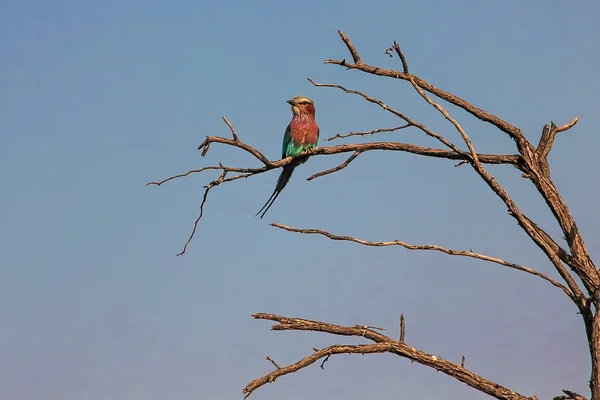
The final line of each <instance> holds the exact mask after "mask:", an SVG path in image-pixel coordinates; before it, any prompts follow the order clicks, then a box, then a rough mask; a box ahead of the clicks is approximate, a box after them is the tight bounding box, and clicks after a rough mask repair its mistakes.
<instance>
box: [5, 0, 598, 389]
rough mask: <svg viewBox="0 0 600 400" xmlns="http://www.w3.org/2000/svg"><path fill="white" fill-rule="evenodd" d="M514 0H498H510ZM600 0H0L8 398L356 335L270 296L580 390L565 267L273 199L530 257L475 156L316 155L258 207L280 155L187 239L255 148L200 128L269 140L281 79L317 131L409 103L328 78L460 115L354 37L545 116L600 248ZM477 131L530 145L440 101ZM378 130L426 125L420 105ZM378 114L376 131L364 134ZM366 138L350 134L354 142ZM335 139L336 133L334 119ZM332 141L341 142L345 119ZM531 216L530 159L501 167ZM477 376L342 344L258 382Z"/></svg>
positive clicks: (486, 102)
mask: <svg viewBox="0 0 600 400" xmlns="http://www.w3.org/2000/svg"><path fill="white" fill-rule="evenodd" d="M500 3H501V4H500ZM599 14H600V6H599V5H598V3H597V2H594V1H580V2H576V3H574V2H560V1H533V0H532V1H526V2H525V1H505V2H492V1H452V2H441V1H437V2H433V1H388V0H382V1H378V2H374V3H372V5H369V2H365V1H355V0H348V1H344V2H341V1H338V2H334V1H326V0H324V1H312V0H308V1H305V2H298V3H294V2H289V1H288V2H284V1H253V2H250V1H221V2H216V1H214V2H209V1H191V0H182V1H178V2H166V1H164V2H159V1H148V0H144V1H142V0H118V1H117V0H106V1H94V2H92V1H75V0H55V1H46V0H20V1H10V0H0V54H1V57H0V181H1V182H2V183H1V186H0V318H1V328H0V349H1V356H0V398H2V399H19V400H29V399H31V400H33V399H41V398H44V399H48V398H50V399H73V400H75V399H77V400H105V399H112V400H137V399H140V400H141V399H144V400H151V399H180V400H185V399H237V398H241V397H242V394H241V391H242V388H243V387H244V386H245V385H246V384H247V383H248V382H249V381H250V380H252V379H254V378H256V377H258V376H260V375H262V374H264V373H267V372H268V371H270V370H271V368H272V365H271V364H270V363H269V362H267V361H265V356H266V355H267V354H269V355H270V356H271V357H273V359H275V361H277V362H278V363H279V364H288V363H291V362H294V361H296V360H297V359H299V358H301V357H303V356H305V355H308V354H309V353H310V352H311V351H312V350H311V348H312V347H323V346H326V345H328V344H333V343H348V342H350V343H353V342H356V340H347V339H344V338H335V337H328V336H326V335H320V334H317V333H308V332H301V333H290V332H272V331H270V330H269V327H270V325H271V324H270V323H269V322H265V321H254V320H253V319H252V318H251V317H250V314H251V313H254V312H272V313H280V314H283V315H287V316H296V317H305V318H311V319H318V320H327V321H330V322H334V323H339V324H349V325H353V324H364V325H376V326H383V327H386V328H387V329H388V330H387V333H389V334H390V335H392V336H397V335H398V330H399V329H398V320H399V316H400V314H401V313H404V315H405V316H406V319H407V331H406V340H407V342H408V344H410V345H413V346H415V347H418V348H421V349H423V350H426V351H429V352H432V353H435V354H437V355H438V356H441V357H444V358H446V359H449V360H452V361H455V362H460V358H461V356H462V355H464V356H466V360H467V361H466V366H467V367H469V368H471V369H472V370H473V371H475V372H477V373H479V374H481V375H483V376H485V377H487V378H489V379H492V380H495V381H497V382H499V383H501V384H503V385H507V386H509V387H510V388H512V389H513V390H516V391H519V392H521V393H522V394H525V395H533V394H536V395H538V396H539V397H540V398H549V397H551V396H554V395H558V394H560V389H562V388H569V389H572V390H576V391H579V392H582V393H585V394H588V393H589V391H588V388H587V381H588V378H589V356H588V353H587V349H586V339H585V336H584V331H583V325H582V323H581V320H580V318H579V316H578V315H577V314H576V309H575V307H574V306H573V305H572V304H571V303H570V302H569V301H568V299H567V298H566V297H565V296H564V295H562V294H561V292H560V291H559V290H557V289H556V288H554V287H552V286H551V285H549V284H547V283H546V282H544V281H541V280H538V279H536V278H534V277H531V276H528V275H524V274H523V273H520V272H517V271H513V270H508V269H503V268H502V267H499V266H494V265H491V264H485V263H482V262H478V261H476V260H465V259H455V258H452V257H448V256H445V255H443V254H430V253H415V252H410V251H408V250H404V249H401V248H384V249H373V248H364V247H361V246H359V245H353V244H349V243H336V242H331V241H328V240H327V239H325V238H322V237H308V236H299V235H296V234H291V233H287V232H282V231H279V230H277V229H275V228H272V227H270V226H268V223H269V222H271V221H276V222H279V223H283V224H288V225H292V226H297V227H304V228H309V227H312V228H322V229H327V230H329V231H332V232H334V233H338V234H347V235H354V236H359V237H361V238H364V239H368V240H393V239H399V240H404V241H407V242H411V243H417V244H419V243H436V244H439V245H443V246H448V247H455V248H459V249H468V248H472V249H473V250H475V251H479V252H484V253H488V254H490V255H492V256H497V257H502V258H506V259H508V260H510V261H513V262H519V263H522V264H525V265H528V266H530V267H533V268H536V269H539V270H540V271H542V272H545V273H548V274H549V275H551V276H553V277H555V276H556V275H557V274H556V273H555V272H553V270H552V268H551V266H550V264H549V262H548V261H547V260H546V259H545V258H544V257H543V256H542V254H541V251H540V250H538V249H537V248H536V247H535V245H534V244H533V243H531V242H530V241H529V240H528V239H527V238H526V237H525V235H524V233H522V232H521V231H520V229H519V228H518V226H517V225H516V223H515V221H514V220H513V219H512V218H510V217H509V216H508V215H507V213H506V208H505V206H504V205H503V204H502V203H501V202H500V201H499V200H498V199H496V198H495V197H494V196H493V194H492V193H491V192H490V190H489V189H488V188H487V187H486V186H485V185H484V184H483V183H482V182H481V181H480V180H478V179H477V178H476V176H475V174H474V173H473V172H472V171H471V170H469V168H468V167H466V166H463V167H461V168H454V167H453V165H454V163H453V162H449V161H443V160H442V161H439V160H429V159H422V158H419V157H416V156H411V155H407V154H401V153H394V154H385V153H375V152H373V153H370V154H364V155H362V156H361V157H359V158H358V159H357V160H356V161H355V162H354V163H353V164H352V165H351V166H350V167H349V168H347V169H346V170H344V171H342V172H340V173H338V174H336V175H332V176H328V177H323V178H320V179H317V180H314V181H312V182H307V181H306V180H305V178H306V177H308V176H310V175H311V174H313V173H315V172H317V171H320V170H323V169H326V168H330V167H332V166H334V165H336V164H337V163H339V162H340V161H342V160H343V159H344V157H345V156H339V157H314V158H312V159H311V160H310V161H309V162H308V163H306V164H304V165H303V166H302V167H301V168H299V169H298V170H297V171H296V173H295V174H294V178H293V179H292V181H291V183H290V184H289V185H288V187H287V188H286V190H285V191H284V192H283V194H282V195H281V196H280V197H279V199H278V201H277V202H276V203H275V205H274V206H273V208H271V210H270V212H269V213H268V214H267V216H266V217H265V219H264V220H260V219H258V218H254V214H255V212H256V211H257V210H258V209H259V208H260V207H261V206H262V204H263V203H264V201H265V200H266V199H267V197H268V196H269V195H270V193H271V191H272V190H273V186H274V184H275V181H276V179H277V175H278V173H279V171H273V172H270V173H268V174H263V175H260V176H257V177H254V178H252V179H248V180H244V181H239V182H236V183H235V184H231V185H225V186H223V187H219V188H217V190H215V191H213V192H212V193H211V195H210V198H209V203H208V205H207V206H206V209H205V211H206V217H205V219H204V220H203V221H202V223H201V225H200V227H199V230H198V233H197V235H196V238H195V240H194V241H193V242H192V244H191V245H190V247H189V249H188V252H187V254H186V255H185V256H183V257H175V254H176V253H178V252H179V251H180V250H181V248H182V246H183V244H184V242H185V240H186V238H187V236H188V234H189V233H190V230H191V228H192V222H193V220H194V219H195V218H196V215H197V213H198V206H199V204H200V200H201V195H202V192H203V189H202V186H203V185H204V184H206V183H207V182H209V181H210V180H211V179H214V178H215V177H216V176H218V174H210V173H206V174H204V175H196V176H191V177H189V178H186V179H184V180H181V181H176V182H172V183H171V184H169V185H165V186H163V187H160V188H158V187H145V186H144V185H145V183H146V182H148V181H151V180H157V179H161V178H165V177H168V176H170V175H172V174H176V173H179V172H184V171H186V170H188V169H192V168H198V167H201V166H204V165H207V164H208V163H217V162H219V161H220V162H223V163H225V164H229V165H237V166H257V165H258V163H257V162H256V161H255V160H253V159H252V158H250V157H248V156H247V155H244V154H242V153H241V151H237V150H235V149H227V148H223V147H219V146H216V145H215V146H213V147H212V148H211V152H210V153H209V155H208V156H207V157H206V159H203V158H201V157H200V154H199V153H198V151H196V147H197V146H198V144H199V143H200V142H202V140H203V139H204V137H205V136H206V135H223V136H229V135H230V134H229V131H228V129H227V127H226V126H225V124H223V122H222V120H221V116H222V115H226V116H227V117H228V118H229V119H230V120H231V122H232V123H234V124H235V127H236V129H237V131H238V133H239V135H240V137H241V138H242V139H243V140H245V141H247V142H248V143H249V144H251V145H253V146H256V147H257V148H259V149H260V150H261V151H263V152H264V153H265V154H266V155H268V156H269V157H270V158H271V159H274V160H275V159H278V158H279V156H280V151H281V150H280V149H281V138H282V135H283V132H284V129H285V126H286V125H287V123H288V122H289V120H290V115H291V114H290V110H289V106H288V104H286V103H285V101H286V100H287V99H289V98H291V97H292V96H295V95H298V94H303V95H305V96H309V97H312V98H313V99H314V100H315V102H316V106H317V119H318V122H319V124H320V126H321V135H322V138H325V137H329V136H332V135H334V134H336V133H347V132H349V131H352V130H369V129H375V128H380V127H392V126H396V125H399V124H400V123H399V121H397V120H396V119H394V118H393V117H392V116H391V115H388V114H386V113H385V112H384V111H382V110H381V109H379V108H378V107H377V106H374V105H372V104H369V103H366V102H365V101H364V100H362V99H360V98H358V97H356V96H354V97H353V96H350V95H346V94H343V93H342V92H340V91H337V90H335V89H327V88H315V87H313V86H312V85H311V84H310V83H309V82H307V80H306V77H311V78H313V79H315V80H316V81H318V82H329V83H339V84H343V85H346V86H348V87H351V88H355V89H359V90H364V91H367V92H368V93H370V94H372V95H374V96H379V97H381V98H382V99H383V100H385V101H386V102H388V103H389V104H390V105H392V106H395V107H396V108H398V109H399V110H401V111H403V112H405V113H407V114H409V115H411V116H412V117H413V118H414V119H416V120H418V121H421V122H423V123H427V124H428V125H430V126H431V127H432V128H433V129H436V130H438V131H439V132H440V133H443V134H445V135H447V137H448V138H450V139H452V140H456V141H458V139H459V137H458V134H457V133H456V132H455V131H453V130H452V129H451V126H450V125H449V124H448V123H446V122H445V121H444V120H443V118H442V117H440V116H439V115H438V114H436V112H435V111H434V110H432V109H431V108H429V107H428V106H426V104H424V102H423V100H422V99H421V98H420V97H419V96H418V95H417V94H416V93H415V92H414V90H413V89H412V88H411V86H410V85H409V84H407V83H406V82H401V81H393V80H390V79H383V78H376V77H368V76H363V75H362V74H361V73H359V72H356V71H346V70H344V69H343V68H340V67H336V66H330V65H324V64H323V60H324V59H326V58H346V57H349V55H348V54H347V51H346V49H345V47H344V45H343V43H342V42H341V41H340V39H339V37H338V35H337V30H338V29H341V30H343V31H344V32H346V33H347V34H348V35H349V36H350V38H351V39H352V40H353V41H354V43H355V44H356V46H357V47H358V49H359V51H360V52H361V55H362V57H363V60H364V61H365V62H369V63H372V64H376V65H379V66H381V67H385V68H400V66H399V61H398V60H397V59H396V58H392V59H390V58H388V57H387V56H386V55H384V50H385V49H386V48H387V47H389V46H390V45H391V44H392V42H393V40H398V41H399V43H400V44H401V45H402V47H403V49H404V51H405V53H406V55H407V57H408V60H409V63H410V65H411V69H412V71H413V72H414V73H415V74H417V75H419V76H421V77H422V78H424V79H427V80H429V81H430V82H432V83H433V84H435V85H437V86H439V87H441V88H444V89H446V90H449V91H452V92H454V93H456V94H457V95H459V96H461V97H463V98H465V99H467V100H469V101H472V102H474V103H475V104H477V105H478V106H479V107H481V108H483V109H486V110H488V111H491V112H494V113H496V114H497V115H499V116H500V117H502V118H505V119H507V120H508V121H509V122H511V123H513V124H515V125H517V126H519V127H521V128H522V130H523V131H524V132H525V134H526V135H527V137H529V138H531V140H532V141H534V142H535V143H537V139H538V136H539V134H540V132H541V128H542V126H543V125H544V124H545V123H549V122H550V120H554V121H555V122H556V123H558V124H563V123H565V122H567V121H569V120H571V119H572V118H573V117H575V116H577V115H581V121H580V122H579V124H578V125H577V126H576V128H574V129H573V130H571V131H569V133H566V134H564V135H561V136H559V137H558V138H557V140H556V144H555V148H554V150H553V152H552V154H551V156H550V162H551V166H552V173H553V177H554V179H555V182H556V185H557V186H558V188H559V189H560V190H561V191H562V194H563V197H564V198H565V199H566V201H567V203H568V204H569V206H570V207H571V209H572V211H573V213H574V214H575V216H576V218H577V219H578V224H579V228H580V229H581V231H582V232H583V234H584V238H585V240H586V241H587V244H588V246H589V249H590V251H591V252H592V255H593V256H595V257H596V259H597V260H598V259H599V257H600V245H599V243H600V215H599V213H598V211H597V205H598V196H599V195H600V191H599V189H598V178H597V172H596V171H598V170H599V168H600V165H599V162H598V158H597V156H595V154H596V149H597V148H598V147H599V146H600V138H599V135H598V132H599V131H600V123H599V122H598V119H597V118H598V110H599V109H598V93H599V92H600V80H599V79H598V65H599V64H600V51H599V50H600V27H599V25H598V19H597V16H598V15H599ZM449 110H450V111H453V112H454V115H455V116H456V117H458V118H459V119H460V121H461V122H462V123H463V126H464V127H465V129H467V131H468V133H469V134H470V135H471V138H472V139H473V142H474V144H475V146H476V147H477V149H478V150H480V151H482V152H491V151H496V152H503V153H511V152H514V148H513V143H512V142H511V141H510V140H509V139H507V138H506V137H505V136H503V134H501V133H500V132H498V131H496V130H493V129H490V128H488V127H486V125H484V124H482V123H480V122H479V121H476V120H474V119H473V118H470V117H468V116H467V115H465V113H463V112H456V110H455V109H454V108H449ZM376 139H377V140H403V141H407V142H411V143H417V144H429V145H434V144H435V143H434V142H432V141H431V140H428V139H426V138H423V135H422V134H421V133H419V132H418V131H410V130H404V131H400V132H395V133H386V134H381V135H380V136H379V137H378V138H376ZM365 140H366V139H365ZM361 141H363V140H362V139H357V140H348V141H347V142H361ZM324 143H326V142H321V145H323V144H324ZM334 143H335V142H334ZM490 171H491V172H492V173H494V174H495V176H496V177H497V178H498V180H499V181H500V182H501V183H502V184H504V185H505V187H506V188H507V190H509V192H510V194H511V195H512V196H513V197H514V199H515V201H517V203H518V204H519V206H520V207H521V208H522V210H523V211H524V212H526V213H527V214H528V215H529V216H530V217H531V218H532V219H534V220H535V221H536V222H537V223H539V224H540V225H541V226H542V227H544V228H546V229H547V230H548V231H549V232H551V233H553V234H555V235H556V237H558V238H560V237H561V234H560V232H559V230H558V228H557V226H556V224H555V222H553V220H552V217H551V215H550V213H549V212H548V211H547V210H546V208H545V205H544V203H543V202H542V201H541V200H540V198H539V196H538V195H537V193H536V192H535V190H534V189H533V188H532V186H531V184H530V183H529V182H528V181H525V180H524V179H522V178H521V177H520V174H519V172H518V171H516V170H515V169H512V168H508V167H502V168H499V167H495V168H490ZM482 397H483V396H482V394H480V393H479V392H476V391H474V390H473V389H471V388H469V387H467V386H466V385H464V384H461V383H459V382H457V381H454V380H452V379H450V378H448V377H446V376H444V375H443V374H442V373H439V372H436V371H434V370H430V369H428V368H426V367H422V366H419V365H416V364H411V363H410V362H408V361H407V360H404V359H401V358H399V357H394V356H391V355H374V356H365V357H359V356H339V357H332V359H331V360H329V362H328V363H327V364H326V365H325V370H324V371H323V370H321V369H319V368H318V366H312V367H310V368H309V369H306V370H303V371H301V372H299V373H297V374H295V375H292V376H286V377H283V378H280V379H278V380H277V382H276V383H275V384H272V385H268V386H266V387H263V388H261V389H259V390H258V391H257V392H255V393H254V394H253V398H257V399H263V400H270V399H305V398H313V399H321V398H345V399H349V400H358V399H364V398H374V399H379V400H388V399H390V400H391V399H398V398H420V399H429V398H462V399H479V398H482Z"/></svg>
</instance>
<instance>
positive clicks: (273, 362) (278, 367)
mask: <svg viewBox="0 0 600 400" xmlns="http://www.w3.org/2000/svg"><path fill="white" fill-rule="evenodd" d="M267 361H270V362H271V364H273V365H274V366H275V368H277V369H281V367H280V366H279V365H277V363H276V362H275V360H273V359H272V358H271V357H269V356H267Z"/></svg>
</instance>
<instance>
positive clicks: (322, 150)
mask: <svg viewBox="0 0 600 400" xmlns="http://www.w3.org/2000/svg"><path fill="white" fill-rule="evenodd" d="M222 118H223V121H224V122H225V123H226V124H227V126H228V127H229V129H230V130H231V133H232V135H233V137H234V139H227V138H224V137H220V136H207V137H206V139H205V140H204V141H203V142H202V143H201V144H200V146H198V150H202V153H201V154H202V156H206V154H207V153H208V151H209V149H210V145H211V144H213V143H219V144H223V145H226V146H230V147H236V148H239V149H242V150H243V151H245V152H247V153H249V154H251V155H253V156H254V157H255V158H256V159H257V160H258V161H260V162H261V163H262V164H263V166H262V167H257V168H242V167H233V166H226V165H223V164H221V163H219V164H218V165H209V166H206V167H203V168H199V169H193V170H190V171H187V172H185V173H181V174H177V175H173V176H170V177H168V178H165V179H163V180H161V181H153V182H148V183H147V184H146V185H154V186H161V185H162V184H164V183H167V182H170V181H173V180H176V179H179V178H184V177H187V176H189V175H192V174H197V173H201V172H204V171H213V170H219V171H221V175H220V176H219V178H218V179H216V180H214V181H211V182H210V183H209V184H208V185H206V186H205V192H204V196H203V199H202V202H201V204H200V213H199V215H198V217H197V218H196V220H195V221H194V226H193V229H192V233H191V234H190V236H189V237H188V240H187V241H186V243H185V245H184V247H183V250H182V251H181V252H180V253H178V254H177V255H178V256H179V255H183V254H185V252H186V250H187V247H188V245H189V244H190V242H191V241H192V239H193V237H194V235H195V233H196V230H197V228H198V224H199V222H200V220H201V219H202V216H203V215H204V205H205V204H206V201H207V198H208V193H209V191H210V190H211V189H213V188H214V187H216V186H219V185H221V184H222V183H229V182H232V181H235V180H238V179H242V178H249V177H251V176H254V175H258V174H262V173H265V172H267V171H270V170H272V169H276V168H282V167H285V166H286V165H288V164H290V163H291V162H294V158H293V157H287V158H284V159H281V160H278V161H270V160H269V159H268V158H267V157H266V156H265V155H264V154H262V153H261V152H260V151H259V150H257V149H255V148H254V147H252V146H250V145H249V144H247V143H244V142H242V141H241V140H240V139H239V137H238V135H237V134H236V133H235V128H234V127H233V125H232V124H231V123H230V122H229V121H228V120H227V118H226V117H222ZM407 118H408V117H407ZM415 124H416V123H415ZM418 125H421V124H418ZM415 126H416V125H415ZM423 128H424V129H427V128H425V127H423ZM367 151H400V152H407V153H412V154H418V155H423V156H427V157H434V158H445V159H449V160H465V159H467V158H468V157H469V155H468V154H467V153H464V152H461V151H460V150H459V151H458V152H457V151H452V150H443V149H436V148H429V147H423V146H416V145H413V144H409V143H401V142H371V143H361V144H344V145H338V146H333V147H317V148H314V149H310V150H307V151H306V152H305V157H306V158H309V157H312V156H320V155H333V154H342V153H350V152H352V153H353V154H352V155H351V156H350V157H349V158H348V159H347V160H346V162H344V163H343V164H341V165H339V166H337V167H334V168H331V169H328V170H325V171H322V172H318V173H316V174H314V175H312V176H311V177H310V178H308V180H312V179H315V178H318V177H320V176H324V175H329V174H332V173H334V172H337V171H340V170H342V169H344V168H346V167H347V166H348V164H350V163H351V162H352V161H353V160H354V159H355V158H356V157H358V155H360V154H361V153H364V152H367ZM478 157H479V158H480V160H481V162H484V163H490V164H507V165H512V166H514V167H515V168H520V164H521V160H520V157H519V156H518V155H516V154H506V155H502V154H479V155H478ZM229 173H238V175H235V176H231V177H226V175H227V174H229Z"/></svg>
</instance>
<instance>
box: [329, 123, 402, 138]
mask: <svg viewBox="0 0 600 400" xmlns="http://www.w3.org/2000/svg"><path fill="white" fill-rule="evenodd" d="M411 126H412V124H409V123H407V124H405V125H401V126H397V127H395V128H379V129H373V130H372V131H366V132H350V133H347V134H345V135H341V134H339V133H338V134H337V135H335V136H332V137H329V138H327V139H325V140H326V141H328V142H330V141H332V140H334V139H343V138H348V137H351V136H368V135H375V134H376V133H382V132H395V131H398V130H400V129H405V128H409V127H411Z"/></svg>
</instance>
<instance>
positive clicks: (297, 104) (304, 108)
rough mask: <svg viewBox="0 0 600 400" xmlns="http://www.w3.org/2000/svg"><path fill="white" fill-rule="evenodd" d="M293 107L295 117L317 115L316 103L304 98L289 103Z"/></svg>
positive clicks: (297, 97) (290, 100)
mask: <svg viewBox="0 0 600 400" xmlns="http://www.w3.org/2000/svg"><path fill="white" fill-rule="evenodd" d="M287 102H288V103H289V104H290V105H291V106H292V112H293V113H294V115H301V114H309V115H312V116H313V117H314V115H315V102H314V101H312V100H311V99H309V98H308V97H304V96H296V97H293V98H291V99H289V100H288V101H287Z"/></svg>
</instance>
